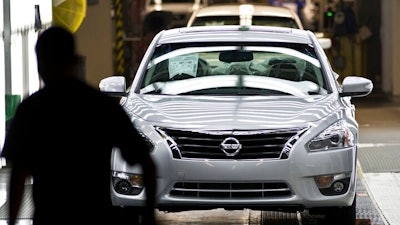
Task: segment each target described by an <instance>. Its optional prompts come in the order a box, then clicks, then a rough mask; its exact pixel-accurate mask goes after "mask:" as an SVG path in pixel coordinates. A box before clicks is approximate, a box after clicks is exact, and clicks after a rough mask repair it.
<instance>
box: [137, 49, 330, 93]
mask: <svg viewBox="0 0 400 225" xmlns="http://www.w3.org/2000/svg"><path fill="white" fill-rule="evenodd" d="M140 93H142V94H166V95H198V94H201V95H203V94H213V95H295V96H305V95H316V94H326V93H328V91H327V88H326V84H325V80H324V76H323V73H322V70H321V65H320V63H319V61H318V60H317V59H316V55H315V52H314V49H313V48H312V47H310V46H309V45H303V44H293V43H286V44H284V43H283V44H282V43H281V44H279V45H276V44H274V45H273V44H271V45H265V43H262V44H261V43H260V44H257V43H253V44H249V45H243V43H213V44H210V43H191V45H190V46H188V45H187V44H186V45H185V44H166V45H160V46H159V47H157V49H156V50H155V52H154V55H153V57H152V59H151V61H150V62H149V64H148V67H147V71H146V75H145V76H144V79H143V80H142V85H141V89H140Z"/></svg>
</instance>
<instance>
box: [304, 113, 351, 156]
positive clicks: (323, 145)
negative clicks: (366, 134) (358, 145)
mask: <svg viewBox="0 0 400 225" xmlns="http://www.w3.org/2000/svg"><path fill="white" fill-rule="evenodd" d="M352 146H354V135H353V133H352V132H351V131H350V129H349V127H348V125H347V123H346V121H344V120H339V121H338V122H336V123H334V124H332V125H331V126H330V127H328V128H327V129H326V130H324V131H323V132H321V133H320V134H319V135H318V136H316V137H314V138H313V139H312V140H311V141H310V142H309V144H308V149H309V150H310V151H326V150H334V149H341V148H347V147H352Z"/></svg>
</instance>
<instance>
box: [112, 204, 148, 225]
mask: <svg viewBox="0 0 400 225" xmlns="http://www.w3.org/2000/svg"><path fill="white" fill-rule="evenodd" d="M114 214H115V218H116V221H117V223H116V224H129V225H142V222H141V221H142V215H141V213H140V209H138V208H136V207H119V206H115V207H114Z"/></svg>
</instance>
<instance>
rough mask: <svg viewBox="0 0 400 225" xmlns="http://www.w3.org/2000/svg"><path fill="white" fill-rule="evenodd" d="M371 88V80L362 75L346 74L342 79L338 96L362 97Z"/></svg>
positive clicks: (368, 92)
mask: <svg viewBox="0 0 400 225" xmlns="http://www.w3.org/2000/svg"><path fill="white" fill-rule="evenodd" d="M372 89H373V84H372V81H371V80H369V79H367V78H364V77H357V76H348V77H345V78H344V79H343V82H342V92H341V93H340V96H341V97H345V96H350V97H363V96H367V95H369V94H370V93H371V92H372Z"/></svg>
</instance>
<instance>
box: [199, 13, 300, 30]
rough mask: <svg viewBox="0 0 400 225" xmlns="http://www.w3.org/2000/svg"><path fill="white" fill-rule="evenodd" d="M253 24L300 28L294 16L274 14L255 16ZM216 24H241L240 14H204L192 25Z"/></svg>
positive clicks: (252, 20)
mask: <svg viewBox="0 0 400 225" xmlns="http://www.w3.org/2000/svg"><path fill="white" fill-rule="evenodd" d="M251 24H253V25H259V26H276V27H289V28H297V29H299V27H298V25H297V23H296V21H295V20H293V19H292V18H285V17H274V16H253V17H252V18H251ZM215 25H240V18H239V16H204V17H197V18H196V19H195V20H194V22H193V24H192V26H215Z"/></svg>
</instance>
